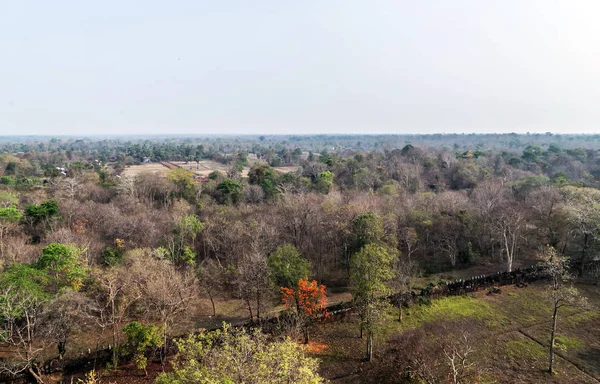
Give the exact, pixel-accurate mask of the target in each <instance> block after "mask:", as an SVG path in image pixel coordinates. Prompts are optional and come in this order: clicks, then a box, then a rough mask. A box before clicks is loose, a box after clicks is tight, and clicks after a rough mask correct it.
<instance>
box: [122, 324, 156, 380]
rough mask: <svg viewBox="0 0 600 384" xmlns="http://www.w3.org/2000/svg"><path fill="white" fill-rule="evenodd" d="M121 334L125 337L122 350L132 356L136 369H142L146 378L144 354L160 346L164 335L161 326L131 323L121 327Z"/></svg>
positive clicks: (146, 364)
mask: <svg viewBox="0 0 600 384" xmlns="http://www.w3.org/2000/svg"><path fill="white" fill-rule="evenodd" d="M123 332H124V333H125V335H127V341H126V342H125V344H124V345H123V348H124V349H125V351H127V352H128V353H129V354H131V355H132V356H133V361H134V362H135V365H136V367H137V369H143V370H144V373H145V374H146V376H148V371H147V370H146V368H147V366H148V358H147V357H146V353H147V351H148V349H156V348H160V347H161V346H162V343H163V333H164V330H163V329H162V326H156V325H152V324H149V325H143V324H142V323H140V322H137V321H132V322H131V323H129V324H127V325H126V326H125V327H123Z"/></svg>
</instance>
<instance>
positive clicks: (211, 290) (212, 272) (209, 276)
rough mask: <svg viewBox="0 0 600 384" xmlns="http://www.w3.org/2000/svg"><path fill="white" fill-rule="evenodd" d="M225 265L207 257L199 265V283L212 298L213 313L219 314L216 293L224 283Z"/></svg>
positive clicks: (214, 314)
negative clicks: (216, 305)
mask: <svg viewBox="0 0 600 384" xmlns="http://www.w3.org/2000/svg"><path fill="white" fill-rule="evenodd" d="M223 272H224V271H223V267H222V266H221V265H220V264H219V262H218V261H217V260H215V259H205V260H203V261H202V262H201V263H200V265H199V266H198V283H199V284H200V288H202V289H203V290H204V291H205V292H206V293H207V294H208V298H209V299H210V304H211V305H212V315H213V316H216V315H217V310H216V307H215V294H216V293H217V292H219V290H220V289H221V287H222V285H223Z"/></svg>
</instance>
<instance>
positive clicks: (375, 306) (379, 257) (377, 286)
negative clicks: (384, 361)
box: [350, 244, 397, 361]
mask: <svg viewBox="0 0 600 384" xmlns="http://www.w3.org/2000/svg"><path fill="white" fill-rule="evenodd" d="M396 259H397V254H396V251H395V250H393V249H391V248H388V247H385V246H382V245H377V244H367V245H365V246H364V247H362V249H361V250H360V251H359V252H357V253H355V254H354V255H353V256H352V259H351V269H350V279H351V280H352V297H353V300H354V301H355V302H356V305H357V307H358V310H359V312H360V318H361V322H362V324H361V326H362V327H363V328H364V329H365V330H366V331H367V353H366V360H367V361H370V360H372V358H373V333H374V332H375V330H376V327H377V325H378V321H379V319H380V317H381V314H382V312H383V311H384V309H385V307H386V306H387V302H386V301H385V300H381V298H382V297H385V296H386V295H388V294H389V293H390V292H391V286H390V281H391V280H392V279H393V277H394V271H393V268H392V266H393V263H394V261H395V260H396Z"/></svg>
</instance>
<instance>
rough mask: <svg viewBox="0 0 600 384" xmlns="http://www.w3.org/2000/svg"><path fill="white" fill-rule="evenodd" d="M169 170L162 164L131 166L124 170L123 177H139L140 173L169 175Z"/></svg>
mask: <svg viewBox="0 0 600 384" xmlns="http://www.w3.org/2000/svg"><path fill="white" fill-rule="evenodd" d="M168 171H169V168H167V167H165V166H164V165H162V164H161V163H146V164H140V165H131V166H129V167H127V168H125V169H124V170H123V173H122V174H121V175H123V176H137V175H139V174H140V173H144V172H149V173H160V174H165V175H166V174H167V172H168Z"/></svg>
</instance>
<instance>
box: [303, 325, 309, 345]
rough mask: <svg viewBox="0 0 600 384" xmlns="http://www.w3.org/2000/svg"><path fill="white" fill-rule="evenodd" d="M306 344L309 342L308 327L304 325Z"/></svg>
mask: <svg viewBox="0 0 600 384" xmlns="http://www.w3.org/2000/svg"><path fill="white" fill-rule="evenodd" d="M304 344H308V327H307V326H305V327H304Z"/></svg>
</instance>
